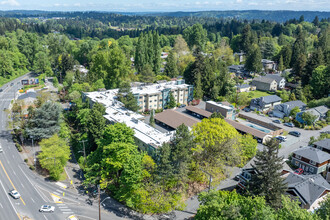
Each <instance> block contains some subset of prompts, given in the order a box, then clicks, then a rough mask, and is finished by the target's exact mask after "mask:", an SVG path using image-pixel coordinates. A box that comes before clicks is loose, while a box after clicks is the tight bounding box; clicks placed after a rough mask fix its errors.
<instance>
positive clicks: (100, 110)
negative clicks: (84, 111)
mask: <svg viewBox="0 0 330 220" xmlns="http://www.w3.org/2000/svg"><path fill="white" fill-rule="evenodd" d="M104 114H105V107H104V106H103V105H101V104H99V103H95V104H94V105H93V108H92V109H91V111H90V115H89V117H87V129H88V136H89V139H90V140H91V143H92V144H93V146H92V149H87V152H88V151H92V150H95V148H96V143H97V141H99V139H100V138H101V137H102V135H103V130H104V128H105V121H106V119H105V118H104V117H103V115H104Z"/></svg>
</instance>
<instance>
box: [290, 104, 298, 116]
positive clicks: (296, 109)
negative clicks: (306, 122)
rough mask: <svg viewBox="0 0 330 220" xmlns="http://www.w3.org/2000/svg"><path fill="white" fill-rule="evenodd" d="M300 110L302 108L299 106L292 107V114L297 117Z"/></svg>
mask: <svg viewBox="0 0 330 220" xmlns="http://www.w3.org/2000/svg"><path fill="white" fill-rule="evenodd" d="M298 112H300V109H299V107H298V106H296V107H294V108H293V109H291V111H290V116H291V117H293V118H296V115H297V113H298Z"/></svg>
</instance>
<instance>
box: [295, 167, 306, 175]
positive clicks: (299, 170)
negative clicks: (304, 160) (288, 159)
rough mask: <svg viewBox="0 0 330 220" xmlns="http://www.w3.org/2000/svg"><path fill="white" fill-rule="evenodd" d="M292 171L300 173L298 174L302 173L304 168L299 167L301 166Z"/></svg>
mask: <svg viewBox="0 0 330 220" xmlns="http://www.w3.org/2000/svg"><path fill="white" fill-rule="evenodd" d="M294 173H295V174H298V175H300V174H303V173H304V170H303V169H301V168H298V169H296V170H295V171H294Z"/></svg>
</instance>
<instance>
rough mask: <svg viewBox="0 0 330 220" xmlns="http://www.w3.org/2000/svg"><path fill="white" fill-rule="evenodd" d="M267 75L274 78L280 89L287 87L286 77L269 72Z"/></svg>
mask: <svg viewBox="0 0 330 220" xmlns="http://www.w3.org/2000/svg"><path fill="white" fill-rule="evenodd" d="M265 77H267V78H271V79H274V80H275V81H276V83H277V87H278V89H283V88H284V87H285V79H284V78H283V77H282V76H280V75H279V74H267V75H266V76H265Z"/></svg>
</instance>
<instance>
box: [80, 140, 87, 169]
mask: <svg viewBox="0 0 330 220" xmlns="http://www.w3.org/2000/svg"><path fill="white" fill-rule="evenodd" d="M79 142H80V143H83V147H84V151H83V152H84V168H85V166H86V149H85V142H87V140H82V141H79ZM79 152H82V151H79Z"/></svg>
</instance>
